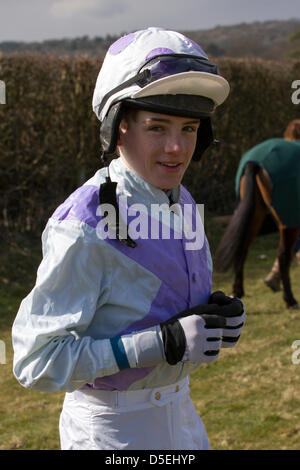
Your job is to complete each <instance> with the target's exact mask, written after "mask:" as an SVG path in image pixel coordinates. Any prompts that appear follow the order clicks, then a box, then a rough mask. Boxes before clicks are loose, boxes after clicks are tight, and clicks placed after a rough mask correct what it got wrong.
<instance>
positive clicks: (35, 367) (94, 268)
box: [12, 219, 164, 392]
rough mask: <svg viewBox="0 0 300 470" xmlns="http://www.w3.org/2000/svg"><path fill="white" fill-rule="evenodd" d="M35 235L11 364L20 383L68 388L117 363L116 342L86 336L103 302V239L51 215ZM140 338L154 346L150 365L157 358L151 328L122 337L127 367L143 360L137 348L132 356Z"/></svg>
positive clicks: (156, 333) (107, 276) (107, 275)
mask: <svg viewBox="0 0 300 470" xmlns="http://www.w3.org/2000/svg"><path fill="white" fill-rule="evenodd" d="M42 241H43V260H42V262H41V264H40V266H39V269H38V272H37V279H36V284H35V286H34V288H33V290H32V291H31V292H30V294H29V295H28V296H27V297H26V298H25V299H24V300H23V301H22V303H21V305H20V309H19V311H18V314H17V316H16V319H15V321H14V324H13V328H12V341H13V348H14V364H13V370H14V374H15V377H16V378H17V380H18V381H19V382H20V384H21V385H23V386H24V387H26V388H32V389H36V390H41V391H59V390H64V391H68V392H70V391H73V390H76V389H78V388H80V387H81V386H82V385H83V384H85V383H93V381H94V379H95V378H96V377H102V376H105V375H112V374H115V373H117V372H119V370H121V369H122V368H123V367H124V361H123V363H122V361H120V348H118V347H116V342H115V341H113V340H112V339H109V338H108V339H96V338H93V337H91V336H87V335H85V331H86V330H87V328H88V327H89V325H90V324H91V322H92V320H93V317H94V314H95V310H96V308H97V309H99V308H100V309H101V305H103V304H104V303H105V302H106V301H107V298H108V295H109V290H110V287H109V286H110V282H111V268H110V263H109V259H106V258H108V257H105V254H106V250H105V249H103V248H104V247H103V242H101V241H100V240H98V239H97V237H96V236H95V235H92V234H91V233H89V232H87V228H86V227H83V226H82V224H81V225H80V224H78V223H77V222H76V221H70V220H68V221H62V222H57V221H53V220H51V219H50V221H49V222H48V224H47V226H46V229H45V231H44V233H43V238H42ZM143 339H144V342H145V340H146V342H147V345H148V347H149V348H150V350H151V348H152V350H153V353H154V354H153V355H152V357H151V358H150V359H152V363H153V361H154V363H158V362H160V361H162V360H164V354H163V352H162V350H163V347H162V340H161V334H160V329H159V327H157V328H152V330H151V329H150V330H149V331H148V330H147V331H145V334H143V332H139V335H138V336H135V335H131V336H130V335H129V337H126V338H124V343H126V347H125V348H124V351H125V354H126V355H127V357H128V363H127V367H141V366H143V365H149V357H147V358H145V359H146V361H145V360H144V355H143V354H139V357H140V358H141V359H142V360H140V361H139V357H137V356H136V354H135V351H136V348H137V346H138V344H141V348H142V347H143V344H144V342H143ZM119 343H120V344H121V345H122V344H123V342H122V341H121V342H119ZM122 349H123V348H121V350H122ZM148 356H149V354H148ZM150 356H151V355H150ZM150 363H151V360H150Z"/></svg>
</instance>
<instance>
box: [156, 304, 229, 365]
mask: <svg viewBox="0 0 300 470" xmlns="http://www.w3.org/2000/svg"><path fill="white" fill-rule="evenodd" d="M221 310H222V307H219V306H218V305H212V304H210V305H209V304H201V305H198V306H196V307H193V308H190V309H188V310H185V311H183V312H180V313H179V314H178V315H175V316H174V317H172V318H170V319H169V320H167V321H165V322H164V323H161V324H160V327H161V330H162V338H163V343H164V351H165V356H166V360H167V362H168V363H169V364H171V365H173V364H177V362H179V361H193V362H195V361H197V362H198V361H200V362H212V361H214V360H215V359H217V358H218V356H219V353H220V347H221V342H222V334H223V327H225V326H226V320H225V318H224V316H222V315H221V314H220V311H221Z"/></svg>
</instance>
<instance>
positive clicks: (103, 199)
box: [99, 155, 137, 248]
mask: <svg viewBox="0 0 300 470" xmlns="http://www.w3.org/2000/svg"><path fill="white" fill-rule="evenodd" d="M102 161H103V162H104V164H105V166H106V169H107V176H106V177H105V183H102V184H101V185H100V188H99V202H100V206H101V205H102V204H110V205H112V206H113V207H114V209H115V214H116V220H115V225H112V223H111V222H108V225H109V228H111V229H114V230H115V233H116V237H117V239H118V240H119V241H120V242H122V243H124V244H125V245H126V246H128V247H130V248H135V247H136V245H137V244H136V242H135V241H134V240H132V239H131V238H130V236H129V234H128V227H126V231H125V230H120V228H121V225H123V227H125V223H124V221H123V220H122V218H121V215H120V210H119V205H118V201H117V184H118V183H116V182H114V181H112V180H111V178H110V174H109V166H108V164H107V163H108V162H107V159H106V157H105V156H104V155H102ZM102 215H103V217H105V216H107V211H104V213H103V214H102ZM123 233H125V234H126V237H125V238H123V237H122V234H123Z"/></svg>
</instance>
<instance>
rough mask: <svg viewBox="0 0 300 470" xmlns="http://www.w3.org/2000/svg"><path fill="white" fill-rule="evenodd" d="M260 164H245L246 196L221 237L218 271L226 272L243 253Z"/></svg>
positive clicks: (217, 262)
mask: <svg viewBox="0 0 300 470" xmlns="http://www.w3.org/2000/svg"><path fill="white" fill-rule="evenodd" d="M258 169H259V166H258V165H257V163H255V162H248V163H246V165H245V172H244V175H245V181H244V197H243V199H240V200H239V202H238V206H237V208H236V209H235V211H234V213H233V216H232V218H231V220H230V222H229V224H228V226H227V229H226V231H225V233H224V235H223V237H222V239H221V242H220V244H219V246H218V249H217V251H216V255H215V261H214V266H215V269H216V271H219V272H224V271H226V270H227V269H228V268H229V266H230V265H231V264H232V262H233V260H234V259H235V258H236V257H237V256H239V254H241V253H242V251H243V249H244V248H245V245H246V242H247V233H248V228H249V222H250V220H251V217H252V215H253V212H254V205H255V191H256V178H255V175H256V173H257V171H258Z"/></svg>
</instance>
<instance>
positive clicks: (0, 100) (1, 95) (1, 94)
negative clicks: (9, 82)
mask: <svg viewBox="0 0 300 470" xmlns="http://www.w3.org/2000/svg"><path fill="white" fill-rule="evenodd" d="M0 104H6V93H5V82H3V80H0Z"/></svg>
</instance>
